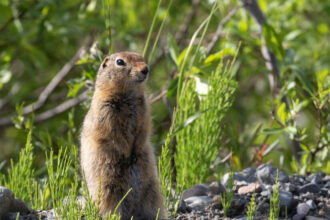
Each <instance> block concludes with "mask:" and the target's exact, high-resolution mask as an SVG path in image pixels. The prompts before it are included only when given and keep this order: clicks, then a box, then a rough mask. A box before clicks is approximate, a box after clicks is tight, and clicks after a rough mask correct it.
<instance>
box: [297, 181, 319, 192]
mask: <svg viewBox="0 0 330 220" xmlns="http://www.w3.org/2000/svg"><path fill="white" fill-rule="evenodd" d="M320 190H321V189H320V187H319V186H318V185H317V184H315V183H308V184H306V185H303V186H302V187H300V188H299V189H298V192H299V193H306V192H311V193H318V192H320Z"/></svg>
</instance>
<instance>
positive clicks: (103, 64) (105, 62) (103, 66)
mask: <svg viewBox="0 0 330 220" xmlns="http://www.w3.org/2000/svg"><path fill="white" fill-rule="evenodd" d="M109 60H110V58H109V57H106V58H105V59H104V60H103V62H102V64H101V67H102V68H105V67H107V63H108V61H109Z"/></svg>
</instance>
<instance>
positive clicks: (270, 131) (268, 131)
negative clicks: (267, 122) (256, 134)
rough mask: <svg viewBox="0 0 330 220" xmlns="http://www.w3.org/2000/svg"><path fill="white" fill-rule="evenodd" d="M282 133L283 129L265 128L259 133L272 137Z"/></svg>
mask: <svg viewBox="0 0 330 220" xmlns="http://www.w3.org/2000/svg"><path fill="white" fill-rule="evenodd" d="M283 131H284V128H265V129H263V130H262V131H261V133H262V134H267V135H273V134H279V133H282V132H283Z"/></svg>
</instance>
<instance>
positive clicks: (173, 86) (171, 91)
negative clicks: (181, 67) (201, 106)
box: [166, 77, 179, 98]
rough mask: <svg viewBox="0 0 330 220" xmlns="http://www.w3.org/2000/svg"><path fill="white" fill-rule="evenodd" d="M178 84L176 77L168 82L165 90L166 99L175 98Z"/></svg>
mask: <svg viewBox="0 0 330 220" xmlns="http://www.w3.org/2000/svg"><path fill="white" fill-rule="evenodd" d="M178 82H179V78H178V77H175V78H173V79H172V80H171V82H170V84H169V85H168V88H167V93H166V97H167V98H173V97H176V94H177V89H178Z"/></svg>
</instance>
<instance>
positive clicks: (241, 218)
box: [234, 216, 248, 220]
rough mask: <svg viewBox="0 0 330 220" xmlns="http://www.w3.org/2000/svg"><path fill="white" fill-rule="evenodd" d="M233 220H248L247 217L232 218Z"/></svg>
mask: <svg viewBox="0 0 330 220" xmlns="http://www.w3.org/2000/svg"><path fill="white" fill-rule="evenodd" d="M234 220H248V218H247V216H242V217H238V218H234Z"/></svg>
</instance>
